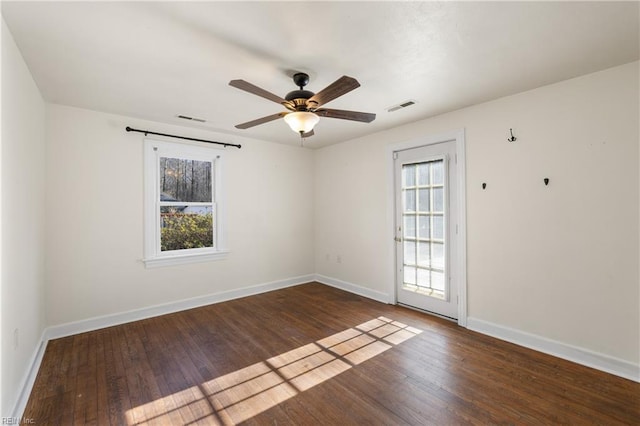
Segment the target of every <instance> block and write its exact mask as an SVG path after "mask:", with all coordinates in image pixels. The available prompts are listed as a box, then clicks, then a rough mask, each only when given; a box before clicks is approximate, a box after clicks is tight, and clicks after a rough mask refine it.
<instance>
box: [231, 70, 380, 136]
mask: <svg viewBox="0 0 640 426" xmlns="http://www.w3.org/2000/svg"><path fill="white" fill-rule="evenodd" d="M293 82H294V83H295V85H296V86H298V87H299V89H298V90H294V91H292V92H289V93H287V95H286V96H285V97H284V98H281V97H280V96H278V95H274V94H273V93H271V92H268V91H266V90H264V89H261V88H260V87H258V86H255V85H253V84H251V83H249V82H246V81H244V80H231V81H230V82H229V85H230V86H233V87H235V88H237V89H240V90H244V91H245V92H249V93H252V94H254V95H258V96H260V97H263V98H265V99H268V100H270V101H273V102H277V103H279V104H281V105H282V106H284V107H285V108H286V109H287V110H288V111H283V112H279V113H276V114H272V115H268V116H266V117H262V118H258V119H256V120H252V121H247V122H246V123H242V124H238V125H237V126H235V127H236V128H237V129H248V128H250V127H253V126H257V125H259V124H264V123H268V122H270V121H273V120H277V119H279V118H284V121H285V122H286V123H287V124H288V125H289V127H291V130H293V131H294V132H296V133H299V134H300V136H301V137H308V136H313V134H314V133H313V126H315V125H316V124H317V123H318V121H320V117H327V118H338V119H341V120H352V121H361V122H364V123H370V122H372V121H373V120H375V118H376V115H375V114H372V113H368V112H358V111H346V110H340V109H329V108H320V107H321V106H322V105H324V104H326V103H328V102H330V101H332V100H334V99H336V98H337V97H339V96H342V95H344V94H346V93H348V92H350V91H352V90H353V89H356V88H358V87H360V83H358V80H356V79H355V78H353V77H347V76H346V75H345V76H342V77H340V78H339V79H337V80H336V81H334V82H333V83H331V84H330V85H329V86H327V87H325V88H324V89H322V90H321V91H319V92H318V93H313V92H310V91H308V90H304V86H306V85H307V84H308V83H309V76H308V75H307V74H305V73H302V72H299V73H296V74H294V75H293Z"/></svg>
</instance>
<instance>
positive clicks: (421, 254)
mask: <svg viewBox="0 0 640 426" xmlns="http://www.w3.org/2000/svg"><path fill="white" fill-rule="evenodd" d="M418 265H419V266H426V267H429V266H431V254H430V252H429V243H423V242H419V243H418Z"/></svg>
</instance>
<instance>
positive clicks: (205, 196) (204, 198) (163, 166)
mask: <svg viewBox="0 0 640 426" xmlns="http://www.w3.org/2000/svg"><path fill="white" fill-rule="evenodd" d="M160 201H186V202H211V162H210V161H196V160H188V159H184V158H171V157H160Z"/></svg>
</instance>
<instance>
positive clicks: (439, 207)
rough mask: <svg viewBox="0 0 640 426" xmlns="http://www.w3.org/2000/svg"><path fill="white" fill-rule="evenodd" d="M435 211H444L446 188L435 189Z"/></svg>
mask: <svg viewBox="0 0 640 426" xmlns="http://www.w3.org/2000/svg"><path fill="white" fill-rule="evenodd" d="M433 211H434V212H443V211H444V188H442V187H440V188H433Z"/></svg>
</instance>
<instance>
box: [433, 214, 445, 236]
mask: <svg viewBox="0 0 640 426" xmlns="http://www.w3.org/2000/svg"><path fill="white" fill-rule="evenodd" d="M433 238H435V239H438V240H444V216H433Z"/></svg>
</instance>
